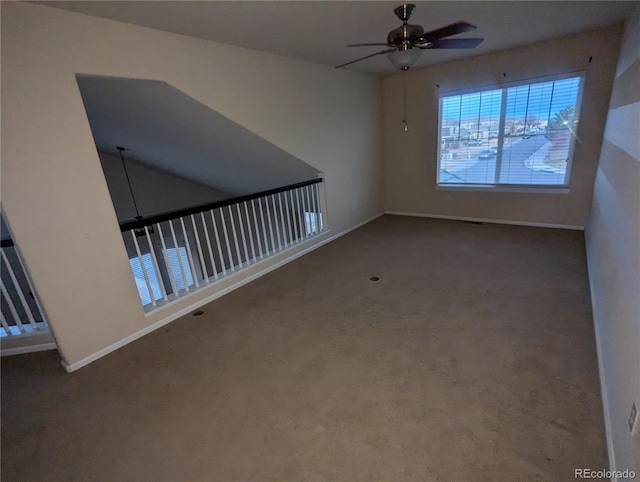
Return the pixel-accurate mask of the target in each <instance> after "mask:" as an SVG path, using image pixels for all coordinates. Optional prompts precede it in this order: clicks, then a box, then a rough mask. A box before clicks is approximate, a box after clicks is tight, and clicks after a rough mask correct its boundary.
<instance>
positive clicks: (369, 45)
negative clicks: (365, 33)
mask: <svg viewBox="0 0 640 482" xmlns="http://www.w3.org/2000/svg"><path fill="white" fill-rule="evenodd" d="M347 47H391V45H389V44H382V43H378V44H349V45H347Z"/></svg>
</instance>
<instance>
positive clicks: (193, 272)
mask: <svg viewBox="0 0 640 482" xmlns="http://www.w3.org/2000/svg"><path fill="white" fill-rule="evenodd" d="M180 225H181V226H182V234H183V235H184V244H185V249H186V250H187V261H188V262H189V266H190V267H191V278H193V281H194V282H195V284H196V288H198V287H199V286H200V283H198V275H197V274H196V267H195V264H194V263H193V256H192V255H191V245H190V244H189V237H188V236H187V230H186V229H185V227H184V218H180Z"/></svg>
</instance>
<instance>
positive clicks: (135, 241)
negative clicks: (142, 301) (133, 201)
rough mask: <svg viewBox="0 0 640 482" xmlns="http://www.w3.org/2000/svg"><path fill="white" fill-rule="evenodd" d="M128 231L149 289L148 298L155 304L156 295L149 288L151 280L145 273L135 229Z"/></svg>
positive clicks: (145, 269)
mask: <svg viewBox="0 0 640 482" xmlns="http://www.w3.org/2000/svg"><path fill="white" fill-rule="evenodd" d="M129 232H130V233H131V237H132V238H133V245H134V246H135V247H136V254H137V255H138V262H139V263H140V269H141V270H142V276H143V277H144V282H145V283H146V284H147V290H149V298H151V305H152V306H156V297H155V295H154V294H153V289H152V288H151V282H150V281H149V275H148V274H147V268H146V267H145V265H144V260H143V259H142V254H140V246H138V237H137V236H136V230H135V229H132V230H131V231H129Z"/></svg>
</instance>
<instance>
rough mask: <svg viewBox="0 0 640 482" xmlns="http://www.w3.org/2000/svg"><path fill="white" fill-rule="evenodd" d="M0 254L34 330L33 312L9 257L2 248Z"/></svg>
mask: <svg viewBox="0 0 640 482" xmlns="http://www.w3.org/2000/svg"><path fill="white" fill-rule="evenodd" d="M0 255H2V260H3V261H4V264H5V266H6V267H7V270H8V272H9V276H10V277H11V281H12V282H13V286H14V288H15V289H16V292H17V293H18V298H20V303H21V304H22V308H23V309H24V312H25V313H26V314H27V318H28V320H29V323H30V324H31V328H33V329H34V330H35V329H36V320H35V319H34V318H33V314H32V313H31V308H30V307H29V304H28V303H27V300H26V299H25V297H24V294H23V293H22V288H21V287H20V285H19V284H18V280H17V279H16V275H15V274H14V272H13V268H12V267H11V264H10V263H9V259H8V258H7V255H6V254H5V252H4V249H0Z"/></svg>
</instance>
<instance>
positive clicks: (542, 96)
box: [437, 75, 582, 187]
mask: <svg viewBox="0 0 640 482" xmlns="http://www.w3.org/2000/svg"><path fill="white" fill-rule="evenodd" d="M581 86H582V77H581V76H578V77H576V76H575V75H574V76H572V77H564V78H558V77H556V78H555V79H553V80H547V81H539V82H536V83H527V84H520V85H515V86H512V87H505V88H500V89H492V90H484V91H476V92H471V93H465V94H457V95H449V94H445V95H444V96H442V97H441V98H440V114H439V137H440V144H439V149H438V173H437V180H438V181H437V182H438V185H440V186H447V185H462V186H464V185H475V186H478V185H480V186H524V187H531V186H535V187H545V186H547V187H548V186H567V185H568V183H569V172H570V168H571V156H572V153H573V144H574V141H575V132H576V129H577V127H578V112H579V100H580V93H581Z"/></svg>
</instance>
